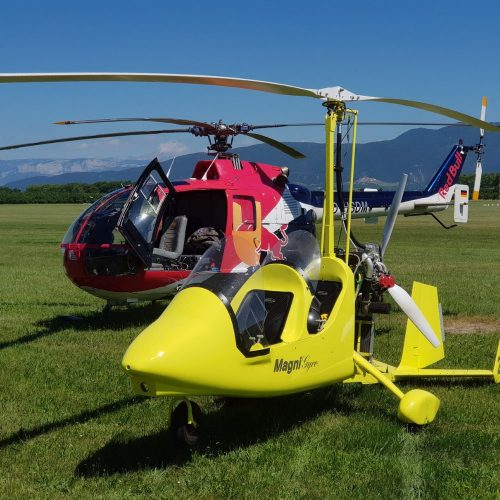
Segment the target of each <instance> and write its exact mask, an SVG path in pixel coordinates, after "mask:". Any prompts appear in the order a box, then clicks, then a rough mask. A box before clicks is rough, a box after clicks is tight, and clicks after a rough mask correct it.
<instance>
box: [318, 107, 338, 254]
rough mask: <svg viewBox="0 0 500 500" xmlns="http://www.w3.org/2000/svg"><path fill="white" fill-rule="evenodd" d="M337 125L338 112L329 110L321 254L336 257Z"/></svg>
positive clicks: (326, 124) (326, 120) (326, 135)
mask: <svg viewBox="0 0 500 500" xmlns="http://www.w3.org/2000/svg"><path fill="white" fill-rule="evenodd" d="M336 127H337V114H336V113H335V112H333V111H332V110H330V109H329V110H328V113H327V114H326V117H325V162H326V169H325V200H324V203H323V227H322V231H321V255H322V256H323V257H335V250H334V241H335V234H334V231H335V226H334V221H335V214H334V194H333V191H334V189H335V184H334V168H335V157H334V153H333V150H334V143H335V138H334V132H335V128H336Z"/></svg>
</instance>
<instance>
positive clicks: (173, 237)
mask: <svg viewBox="0 0 500 500" xmlns="http://www.w3.org/2000/svg"><path fill="white" fill-rule="evenodd" d="M168 222H169V223H168ZM168 222H167V224H166V229H165V230H164V231H163V234H162V235H161V238H160V243H159V246H158V248H153V255H155V256H156V257H163V258H166V259H170V260H176V259H178V258H179V257H180V256H181V255H182V250H183V249H184V240H185V238H186V227H187V217H186V216H185V215H178V216H177V217H174V218H173V219H170V220H169V221H168Z"/></svg>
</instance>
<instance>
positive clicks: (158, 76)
mask: <svg viewBox="0 0 500 500" xmlns="http://www.w3.org/2000/svg"><path fill="white" fill-rule="evenodd" d="M99 81H101V82H113V81H115V82H116V81H126V82H164V83H188V84H198V85H217V86H222V87H235V88H241V89H247V90H258V91H261V92H270V93H273V94H284V95H292V96H303V97H313V98H316V99H323V100H338V101H343V102H353V101H355V102H358V101H378V102H386V103H390V104H398V105H400V106H407V107H411V108H417V109H423V110H425V111H430V112H432V113H437V114H440V115H443V116H447V117H449V118H453V119H455V120H458V121H460V122H465V123H468V124H470V125H473V126H475V127H478V128H483V129H485V130H488V131H490V132H500V127H498V126H496V125H493V124H491V123H487V122H484V121H482V120H478V119H477V118H474V117H472V116H469V115H466V114H463V113H460V112H458V111H454V110H452V109H448V108H444V107H442V106H436V105H435V104H429V103H425V102H420V101H411V100H407V99H396V98H393V97H373V96H365V95H359V94H354V93H353V92H350V91H349V90H346V89H344V88H343V87H339V86H337V87H328V88H323V89H306V88H303V87H295V86H293V85H285V84H282V83H274V82H266V81H262V80H250V79H246V78H231V77H226V76H209V75H183V74H172V73H4V74H0V83H26V82H99Z"/></svg>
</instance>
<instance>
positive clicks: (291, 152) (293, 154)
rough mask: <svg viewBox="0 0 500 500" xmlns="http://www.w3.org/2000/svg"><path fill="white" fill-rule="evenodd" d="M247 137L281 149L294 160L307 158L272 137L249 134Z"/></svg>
mask: <svg viewBox="0 0 500 500" xmlns="http://www.w3.org/2000/svg"><path fill="white" fill-rule="evenodd" d="M245 135H248V136H249V137H253V138H254V139H257V140H258V141H261V142H265V143H266V144H269V146H272V147H273V148H276V149H279V150H280V151H282V152H283V153H285V154H287V155H289V156H291V157H292V158H297V159H299V158H305V155H303V154H302V153H301V152H300V151H297V150H296V149H293V148H291V147H290V146H287V145H286V144H283V143H282V142H279V141H276V140H274V139H271V138H270V137H267V136H266V135H261V134H252V133H247V134H245Z"/></svg>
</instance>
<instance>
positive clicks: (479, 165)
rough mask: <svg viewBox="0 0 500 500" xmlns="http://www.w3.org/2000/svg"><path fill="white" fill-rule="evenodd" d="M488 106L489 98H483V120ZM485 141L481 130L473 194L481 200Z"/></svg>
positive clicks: (475, 198) (473, 197)
mask: <svg viewBox="0 0 500 500" xmlns="http://www.w3.org/2000/svg"><path fill="white" fill-rule="evenodd" d="M487 105H488V98H487V97H486V96H483V100H482V103H481V120H483V121H484V120H485V119H486V106H487ZM483 139H484V129H479V144H478V145H477V161H476V175H475V177H474V190H473V192H472V199H473V200H475V201H477V200H479V191H480V189H481V177H482V175H483V166H482V156H483Z"/></svg>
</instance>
